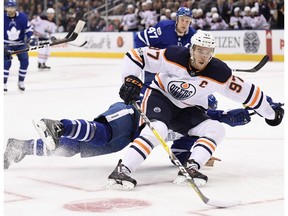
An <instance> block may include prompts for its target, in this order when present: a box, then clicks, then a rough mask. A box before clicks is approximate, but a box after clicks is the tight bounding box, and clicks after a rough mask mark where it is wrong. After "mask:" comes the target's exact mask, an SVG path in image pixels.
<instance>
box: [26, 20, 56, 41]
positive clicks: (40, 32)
mask: <svg viewBox="0 0 288 216" xmlns="http://www.w3.org/2000/svg"><path fill="white" fill-rule="evenodd" d="M31 25H32V28H33V32H34V36H36V37H38V38H41V39H49V38H51V37H52V36H53V34H54V33H55V32H56V28H57V27H56V24H55V23H54V22H51V21H49V20H48V19H47V17H46V16H41V17H40V16H38V17H36V18H35V19H33V20H31Z"/></svg>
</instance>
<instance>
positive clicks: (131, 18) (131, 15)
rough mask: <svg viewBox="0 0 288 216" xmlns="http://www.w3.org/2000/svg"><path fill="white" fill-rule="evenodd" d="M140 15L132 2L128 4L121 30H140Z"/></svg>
mask: <svg viewBox="0 0 288 216" xmlns="http://www.w3.org/2000/svg"><path fill="white" fill-rule="evenodd" d="M138 24H139V20H138V15H137V14H136V13H135V8H134V6H133V5H132V4H129V5H128V6H127V13H126V14H125V15H124V16H123V18H122V22H121V25H120V29H119V30H123V31H138Z"/></svg>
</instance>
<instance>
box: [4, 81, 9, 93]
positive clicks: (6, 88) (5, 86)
mask: <svg viewBox="0 0 288 216" xmlns="http://www.w3.org/2000/svg"><path fill="white" fill-rule="evenodd" d="M7 91H8V86H7V83H4V92H7Z"/></svg>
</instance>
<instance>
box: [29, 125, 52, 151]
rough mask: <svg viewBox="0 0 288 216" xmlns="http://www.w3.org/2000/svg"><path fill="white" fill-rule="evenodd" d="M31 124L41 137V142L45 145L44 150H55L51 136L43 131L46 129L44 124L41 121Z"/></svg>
mask: <svg viewBox="0 0 288 216" xmlns="http://www.w3.org/2000/svg"><path fill="white" fill-rule="evenodd" d="M32 123H33V125H34V127H35V129H36V130H37V132H38V134H39V136H40V137H41V139H42V141H43V142H44V144H45V145H46V148H47V149H48V150H49V151H53V150H55V148H56V144H55V142H54V140H53V138H52V137H51V136H49V135H48V134H47V133H46V132H45V131H46V130H47V127H46V125H45V123H44V122H42V121H36V120H32Z"/></svg>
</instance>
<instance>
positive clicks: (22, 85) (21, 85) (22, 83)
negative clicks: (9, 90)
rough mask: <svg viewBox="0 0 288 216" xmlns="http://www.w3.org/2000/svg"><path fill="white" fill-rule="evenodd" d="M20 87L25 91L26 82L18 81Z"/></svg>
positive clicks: (21, 90) (20, 89)
mask: <svg viewBox="0 0 288 216" xmlns="http://www.w3.org/2000/svg"><path fill="white" fill-rule="evenodd" d="M18 89H19V91H20V92H23V91H25V86H24V82H23V81H19V82H18Z"/></svg>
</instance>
